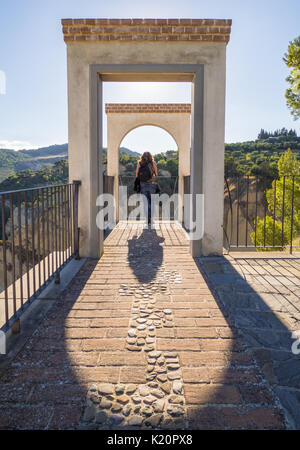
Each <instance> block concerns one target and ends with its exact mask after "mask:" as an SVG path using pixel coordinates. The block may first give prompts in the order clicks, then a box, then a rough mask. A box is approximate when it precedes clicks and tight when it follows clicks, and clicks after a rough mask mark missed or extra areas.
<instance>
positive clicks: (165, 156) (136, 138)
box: [119, 124, 179, 219]
mask: <svg viewBox="0 0 300 450" xmlns="http://www.w3.org/2000/svg"><path fill="white" fill-rule="evenodd" d="M145 151H149V152H150V153H152V155H153V156H154V160H155V162H156V164H157V169H158V177H157V178H156V181H157V183H158V184H159V187H160V191H161V194H164V193H165V194H168V195H169V196H172V195H173V194H175V193H178V163H179V158H178V153H179V149H178V145H177V143H176V140H175V139H174V137H173V136H172V135H171V133H170V132H168V131H167V130H165V129H164V128H163V127H161V126H158V125H152V124H151V125H150V124H145V125H138V126H136V127H135V128H133V129H131V130H130V131H128V132H127V133H126V135H125V136H124V137H123V138H122V141H121V143H120V146H119V186H123V187H125V186H126V188H127V198H129V196H130V195H132V194H133V193H134V180H135V176H136V167H137V162H138V160H139V159H140V156H141V155H142V153H144V152H145ZM131 209H133V207H130V206H129V207H128V213H130V211H131ZM159 218H160V219H161V218H162V214H161V208H160V214H159ZM170 218H171V219H174V208H173V205H172V207H171V217H170Z"/></svg>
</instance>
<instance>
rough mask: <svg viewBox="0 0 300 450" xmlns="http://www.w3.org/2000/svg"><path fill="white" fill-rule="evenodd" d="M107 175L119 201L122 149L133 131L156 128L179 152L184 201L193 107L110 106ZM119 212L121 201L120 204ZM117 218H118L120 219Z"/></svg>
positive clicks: (108, 113)
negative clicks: (110, 177) (163, 131)
mask: <svg viewBox="0 0 300 450" xmlns="http://www.w3.org/2000/svg"><path fill="white" fill-rule="evenodd" d="M105 112H106V114H107V174H108V175H110V176H114V179H115V181H114V195H115V198H116V200H117V199H118V189H119V148H120V145H121V142H122V141H123V139H124V137H125V136H126V135H127V134H128V133H130V131H132V130H134V129H136V128H138V127H141V126H147V125H151V126H156V127H159V128H161V129H163V130H165V131H166V132H167V133H169V134H170V135H171V136H172V138H173V139H174V141H175V143H176V145H177V149H178V159H179V163H178V177H179V178H178V192H179V194H180V195H181V196H182V198H183V193H184V192H183V177H184V176H185V175H190V147H191V105H190V104H188V103H142V104H141V103H132V104H130V103H127V104H120V103H107V104H106V105H105ZM116 204H117V210H118V201H117V203H116ZM117 217H118V216H117Z"/></svg>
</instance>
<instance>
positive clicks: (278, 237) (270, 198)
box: [250, 150, 300, 250]
mask: <svg viewBox="0 0 300 450" xmlns="http://www.w3.org/2000/svg"><path fill="white" fill-rule="evenodd" d="M295 161H296V160H295ZM296 162H297V161H296ZM298 164H299V163H298ZM298 170H299V168H298ZM278 171H279V174H280V176H281V178H280V179H279V180H273V182H272V187H271V188H270V189H268V190H267V191H266V201H267V203H268V214H269V215H267V216H266V219H260V218H259V217H257V218H256V246H257V247H264V246H266V247H270V248H269V250H274V249H275V247H276V249H277V247H281V246H282V245H283V247H285V246H287V245H288V244H290V241H291V230H292V237H293V240H294V239H295V238H298V237H299V235H300V177H299V176H298V177H295V179H294V181H293V179H292V178H291V177H292V176H293V175H297V174H296V173H295V164H294V159H293V155H292V154H291V151H290V150H287V151H286V152H285V153H284V154H283V155H282V156H281V158H280V159H279V161H278ZM298 173H299V172H298ZM299 175H300V174H299ZM292 225H293V227H292ZM250 236H251V240H252V242H253V243H255V232H253V233H251V235H250Z"/></svg>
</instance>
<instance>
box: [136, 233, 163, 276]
mask: <svg viewBox="0 0 300 450" xmlns="http://www.w3.org/2000/svg"><path fill="white" fill-rule="evenodd" d="M164 240H165V239H164V238H163V237H161V236H158V234H157V232H156V230H155V229H154V228H151V227H150V226H149V227H147V228H144V229H143V232H142V234H141V235H140V236H133V237H132V239H129V240H128V262H129V266H130V267H131V269H132V271H133V273H134V274H135V276H136V278H137V279H138V281H139V282H140V283H150V282H151V281H153V280H154V279H155V276H156V274H157V272H158V270H159V268H160V267H161V265H162V262H163V246H162V243H163V242H164Z"/></svg>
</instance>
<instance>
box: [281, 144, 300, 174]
mask: <svg viewBox="0 0 300 450" xmlns="http://www.w3.org/2000/svg"><path fill="white" fill-rule="evenodd" d="M278 173H279V176H280V177H292V176H297V175H300V163H299V161H297V159H296V157H295V156H294V155H293V153H292V152H291V149H290V148H288V149H287V151H286V152H285V153H283V155H282V156H281V157H280V158H279V161H278Z"/></svg>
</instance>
